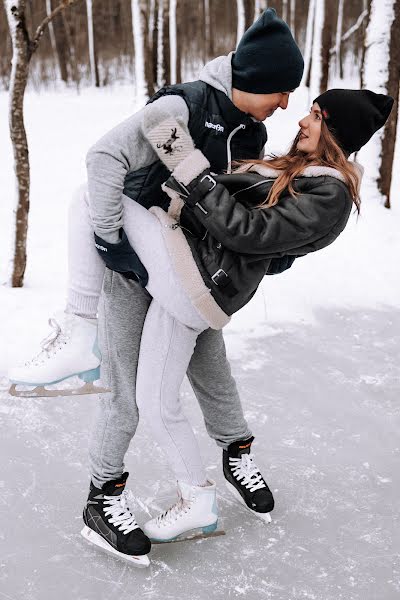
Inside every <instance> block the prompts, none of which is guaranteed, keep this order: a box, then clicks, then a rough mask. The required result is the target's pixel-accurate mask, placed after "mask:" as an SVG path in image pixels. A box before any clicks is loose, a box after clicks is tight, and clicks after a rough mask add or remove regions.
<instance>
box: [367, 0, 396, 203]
mask: <svg viewBox="0 0 400 600" xmlns="http://www.w3.org/2000/svg"><path fill="white" fill-rule="evenodd" d="M388 32H389V33H388ZM399 37H400V0H379V1H378V0H372V2H371V8H370V13H369V20H368V25H367V30H366V37H365V53H364V61H363V65H362V87H366V88H368V89H370V90H372V91H374V92H377V93H381V94H390V95H391V96H392V97H393V98H394V107H393V109H392V112H391V115H390V117H389V119H388V122H387V123H386V126H385V128H384V129H381V130H380V131H378V133H377V134H376V135H375V136H374V140H373V142H372V146H370V152H371V156H369V158H370V160H369V173H370V174H371V177H372V180H373V181H374V183H375V185H376V187H377V191H378V193H379V194H380V196H381V197H382V199H383V202H384V206H385V207H386V208H390V187H391V182H392V169H393V159H394V150H395V142H396V133H397V120H398V106H399V80H400V46H399Z"/></svg>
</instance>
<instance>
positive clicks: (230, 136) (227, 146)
mask: <svg viewBox="0 0 400 600" xmlns="http://www.w3.org/2000/svg"><path fill="white" fill-rule="evenodd" d="M239 129H246V125H244V124H243V123H241V124H240V125H238V127H236V128H235V129H234V130H233V131H231V132H230V134H229V136H228V139H227V142H226V154H227V157H228V168H227V173H228V174H229V173H232V166H231V162H232V151H231V140H232V138H233V136H234V135H235V133H237V132H238V131H239Z"/></svg>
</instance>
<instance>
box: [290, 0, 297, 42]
mask: <svg viewBox="0 0 400 600" xmlns="http://www.w3.org/2000/svg"><path fill="white" fill-rule="evenodd" d="M289 26H290V30H291V32H292V34H293V37H295V33H296V0H290V23H289Z"/></svg>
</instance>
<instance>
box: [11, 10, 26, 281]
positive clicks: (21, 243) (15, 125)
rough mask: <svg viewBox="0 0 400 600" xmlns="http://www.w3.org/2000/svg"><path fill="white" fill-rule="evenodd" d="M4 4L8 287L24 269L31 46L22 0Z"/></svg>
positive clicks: (21, 278)
mask: <svg viewBox="0 0 400 600" xmlns="http://www.w3.org/2000/svg"><path fill="white" fill-rule="evenodd" d="M4 4H5V9H6V12H7V18H8V23H9V27H10V32H11V38H12V42H13V58H12V67H11V69H12V70H11V81H10V103H9V123H10V137H11V142H12V146H13V152H14V169H15V175H16V179H17V195H18V198H17V209H16V214H15V245H14V258H13V263H12V265H13V269H12V274H11V285H12V287H22V286H23V284H24V275H25V269H26V238H27V233H28V214H29V190H30V168H29V150H28V140H27V138H26V131H25V123H24V93H25V88H26V83H27V81H28V74H29V61H30V59H31V56H32V48H31V45H30V40H29V35H28V32H27V29H26V23H25V0H19V1H18V2H14V3H13V5H11V4H9V3H8V2H7V1H5V3H4Z"/></svg>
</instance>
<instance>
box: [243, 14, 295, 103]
mask: <svg viewBox="0 0 400 600" xmlns="http://www.w3.org/2000/svg"><path fill="white" fill-rule="evenodd" d="M303 70H304V61H303V57H302V55H301V52H300V49H299V47H298V45H297V44H296V42H295V41H294V39H293V36H292V34H291V31H290V29H289V27H288V26H287V24H286V23H285V21H282V19H279V18H278V17H277V16H276V12H275V10H274V9H273V8H268V9H267V10H265V11H264V12H263V14H262V15H261V17H260V18H259V19H257V21H256V22H255V23H253V25H252V26H251V27H249V29H248V30H247V31H246V32H245V34H244V35H243V37H242V39H241V40H240V42H239V45H238V47H237V49H236V52H235V54H234V56H233V58H232V87H234V88H236V89H238V90H242V91H243V92H250V93H251V94H274V93H276V92H290V90H294V89H295V88H297V87H298V86H299V85H300V81H301V78H302V76H303Z"/></svg>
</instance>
